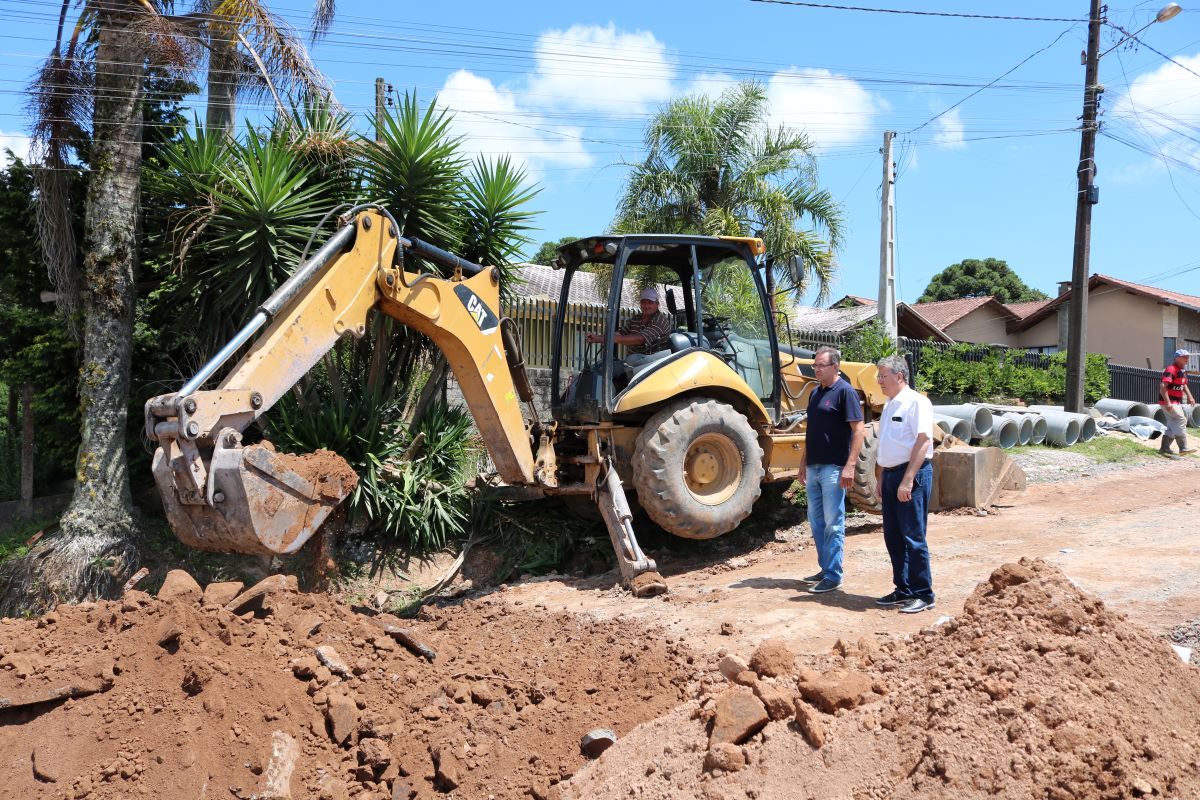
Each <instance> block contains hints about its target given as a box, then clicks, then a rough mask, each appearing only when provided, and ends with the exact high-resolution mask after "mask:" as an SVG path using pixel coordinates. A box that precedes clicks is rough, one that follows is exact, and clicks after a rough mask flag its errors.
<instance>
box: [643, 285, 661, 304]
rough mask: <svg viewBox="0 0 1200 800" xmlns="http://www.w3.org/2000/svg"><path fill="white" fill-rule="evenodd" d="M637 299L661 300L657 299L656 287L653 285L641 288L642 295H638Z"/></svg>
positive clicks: (659, 301)
mask: <svg viewBox="0 0 1200 800" xmlns="http://www.w3.org/2000/svg"><path fill="white" fill-rule="evenodd" d="M638 299H639V300H650V301H652V302H655V303H661V302H662V301H661V300H659V299H658V289H655V288H654V287H653V286H647V287H646V288H645V289H642V296H641V297H639V298H638Z"/></svg>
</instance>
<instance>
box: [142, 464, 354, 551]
mask: <svg viewBox="0 0 1200 800" xmlns="http://www.w3.org/2000/svg"><path fill="white" fill-rule="evenodd" d="M172 449H173V448H172ZM153 468H154V480H155V483H157V484H158V491H159V495H160V496H161V497H162V499H163V507H164V510H165V511H166V514H167V520H168V521H169V522H170V523H171V528H172V529H173V530H174V531H175V535H176V536H177V537H178V538H179V540H180V541H182V542H183V543H184V544H186V545H189V546H191V547H195V548H197V549H200V550H213V551H217V552H222V553H246V554H251V555H286V554H289V553H294V552H296V551H297V550H299V549H300V548H301V547H302V546H303V545H304V543H305V542H306V541H308V539H309V537H311V536H312V535H313V533H315V532H316V531H317V529H318V528H320V527H321V524H322V523H323V522H325V520H326V518H327V517H328V516H329V514H330V512H331V511H333V509H335V508H337V506H338V504H339V503H341V502H342V500H344V499H345V498H346V497H347V496H348V495H349V494H350V492H352V491H354V487H355V486H356V485H357V483H358V476H357V475H356V474H355V473H354V470H352V469H351V468H350V465H349V464H347V463H346V462H345V461H344V460H343V459H342V458H341V456H339V455H337V454H336V453H332V452H330V451H328V450H318V451H317V452H315V453H309V454H306V455H290V454H286V453H276V452H275V451H274V448H273V447H272V446H271V445H270V443H269V442H264V443H262V444H257V445H251V446H249V447H236V448H228V449H218V450H217V451H216V452H215V453H214V454H213V457H212V463H211V465H210V466H209V481H208V496H207V497H206V498H204V502H196V503H188V502H184V500H185V497H184V496H183V494H182V493H181V492H180V491H178V490H177V488H176V483H175V481H176V470H179V469H186V465H184V464H183V458H182V457H181V456H179V455H178V453H177V451H176V452H175V454H174V455H169V454H168V451H166V450H164V449H163V448H162V447H159V448H158V450H156V451H155V453H154V464H153ZM193 499H194V500H195V499H198V498H193Z"/></svg>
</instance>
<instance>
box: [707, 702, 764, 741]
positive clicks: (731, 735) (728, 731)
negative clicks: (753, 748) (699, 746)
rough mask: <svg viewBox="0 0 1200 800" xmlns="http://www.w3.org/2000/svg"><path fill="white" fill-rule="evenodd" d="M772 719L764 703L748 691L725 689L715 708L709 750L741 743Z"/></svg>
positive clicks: (709, 737)
mask: <svg viewBox="0 0 1200 800" xmlns="http://www.w3.org/2000/svg"><path fill="white" fill-rule="evenodd" d="M768 721H769V717H768V716H767V710H766V708H765V707H764V706H763V704H762V701H761V700H759V699H758V698H757V697H755V696H754V692H752V691H750V690H749V689H742V688H736V689H726V690H725V691H724V692H722V693H721V695H720V696H719V697H718V698H717V703H716V706H715V707H714V709H713V727H712V732H711V733H710V734H709V736H708V743H709V747H710V748H711V747H712V746H713V745H715V744H722V743H729V744H741V743H742V742H744V741H746V740H747V739H749V738H750V737H751V736H753V735H754V734H755V733H757V732H758V731H760V730H762V727H763V726H764V725H766V724H767V722H768Z"/></svg>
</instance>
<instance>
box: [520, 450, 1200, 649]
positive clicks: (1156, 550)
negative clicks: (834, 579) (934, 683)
mask: <svg viewBox="0 0 1200 800" xmlns="http://www.w3.org/2000/svg"><path fill="white" fill-rule="evenodd" d="M1198 528H1200V462H1196V461H1192V460H1185V461H1170V462H1162V463H1157V462H1156V463H1152V464H1148V465H1145V466H1138V467H1133V468H1130V469H1124V470H1120V471H1115V472H1108V473H1105V474H1102V475H1099V476H1096V477H1085V478H1081V479H1078V480H1071V481H1064V482H1057V483H1050V484H1041V485H1035V486H1032V487H1030V488H1029V489H1027V490H1026V491H1025V492H1024V493H1023V494H1021V495H1018V496H1014V497H1009V498H1005V499H1004V500H1002V501H1001V507H999V508H997V509H995V510H994V511H993V512H992V513H990V514H988V515H987V516H984V517H981V516H974V515H973V514H970V513H962V512H959V513H947V514H939V515H935V516H933V517H932V518H931V519H930V524H929V542H930V549H931V552H932V556H933V574H934V589H935V591H936V592H937V596H938V597H937V599H938V603H937V608H936V609H935V610H933V611H930V612H927V613H924V614H914V615H911V616H909V615H902V614H898V613H896V612H894V611H886V610H880V609H878V608H877V607H876V606H875V605H874V603H873V600H874V598H875V597H878V596H880V595H883V594H886V593H887V592H889V591H890V590H891V588H892V587H891V579H890V576H891V571H890V566H889V562H888V557H887V551H886V550H885V548H884V545H883V537H882V532H881V528H880V525H879V524H878V522H877V521H876V518H872V517H861V516H860V517H856V518H853V519H852V520H851V522H850V524H849V525H848V529H847V537H846V555H845V564H846V581H845V585H844V587H843V589H842V591H839V592H833V593H830V594H826V595H819V596H818V595H811V594H808V593H806V592H804V586H803V585H802V584H801V583H800V582H799V581H798V578H799V577H801V576H804V575H809V574H811V573H813V572H814V571H816V569H817V564H816V554H815V551H814V550H813V548H812V546H811V539H810V537H809V536H808V534H807V530H806V528H804V527H797V528H793V529H791V530H787V531H781V532H779V533H778V534H777V535H776V540H775V541H774V542H769V543H767V544H765V545H763V546H761V547H758V548H757V549H753V550H750V551H748V552H745V553H743V554H742V555H739V556H735V557H733V558H729V553H728V551H725V552H714V555H715V556H716V557H715V558H713V559H712V560H710V561H707V562H705V563H702V564H700V565H695V564H691V565H686V566H682V567H681V566H680V565H679V564H677V563H676V564H673V563H672V561H671V559H670V556H669V555H667V556H666V557H665V558H664V557H663V556H662V554H657V555H659V557H660V560H659V566H660V567H661V568H663V569H664V571H665V573H666V574H667V578H668V583H669V584H670V587H671V591H670V593H669V594H667V595H664V596H662V597H660V598H656V599H652V600H632V599H630V597H629V596H628V595H627V594H624V593H617V592H613V591H611V583H612V579H613V576H612V575H609V576H608V580H607V581H604V580H599V581H598V580H596V579H589V580H580V581H575V580H570V579H560V580H555V579H549V580H541V581H537V582H533V583H526V584H522V585H519V586H514V587H511V588H509V589H507V590H506V591H504V592H502V593H501V594H500V596H501V597H503V598H505V599H507V600H508V601H509V602H512V603H515V604H519V605H525V606H535V607H536V606H545V607H546V608H547V609H549V610H551V611H555V610H563V611H567V612H571V613H582V614H586V615H592V616H595V617H599V618H601V619H609V618H617V619H621V618H624V619H630V620H636V621H637V622H639V623H641V624H643V625H647V626H661V627H663V628H665V629H667V630H668V631H669V632H670V633H671V634H673V635H675V636H679V637H682V638H683V641H686V642H689V643H690V645H691V646H692V647H694V648H695V649H697V650H699V651H700V652H706V651H707V652H714V653H715V652H717V651H719V650H720V649H722V648H724V649H728V650H730V651H734V652H748V651H750V650H752V649H753V648H754V647H755V646H756V645H757V644H758V643H759V642H761V641H763V640H764V639H767V638H771V637H778V638H783V639H785V640H786V641H787V642H788V643H789V645H790V646H791V647H792V648H793V649H794V650H796V651H798V652H801V653H818V652H825V651H827V650H828V648H829V647H830V646H831V645H832V644H833V643H834V642H835V641H836V640H837V639H839V638H840V639H844V640H846V641H857V640H858V639H859V638H860V637H863V636H870V635H871V634H874V633H877V632H878V633H888V634H894V633H905V632H914V631H917V630H919V629H920V628H922V627H925V626H927V625H929V624H931V623H932V622H934V621H935V620H937V619H938V618H939V617H941V616H943V615H957V614H959V613H960V612H961V611H962V607H963V602H964V601H965V600H966V598H967V597H968V596H969V595H970V594H971V592H972V591H973V590H974V588H975V587H976V586H977V585H978V584H979V583H980V582H981V581H984V580H986V579H987V577H988V575H989V574H990V573H991V572H992V570H994V569H995V568H996V567H998V566H999V565H1001V564H1003V563H1005V562H1010V561H1016V560H1018V559H1019V558H1021V557H1023V556H1030V557H1041V558H1045V559H1046V560H1047V561H1050V562H1051V563H1053V564H1055V565H1056V566H1058V567H1060V568H1061V569H1062V570H1063V571H1064V572H1065V573H1066V574H1067V575H1068V576H1069V577H1070V578H1071V579H1072V580H1074V581H1075V582H1076V583H1077V584H1078V585H1079V586H1080V587H1082V588H1083V589H1084V590H1086V591H1087V592H1090V593H1092V594H1095V595H1097V596H1099V597H1100V598H1102V599H1103V600H1105V601H1106V602H1107V603H1108V604H1110V606H1111V607H1113V608H1114V609H1116V610H1119V611H1123V612H1126V613H1127V614H1128V615H1129V616H1130V618H1131V619H1132V620H1133V621H1135V622H1137V623H1139V624H1141V625H1144V626H1145V627H1147V628H1149V629H1150V630H1152V631H1154V632H1158V633H1162V632H1165V631H1166V630H1168V629H1169V628H1171V627H1172V626H1173V625H1177V624H1180V623H1184V622H1189V621H1191V620H1195V619H1197V618H1200V592H1197V591H1196V587H1197V586H1200V533H1198ZM712 544H713V547H714V551H718V550H719V549H720V547H721V545H720V540H717V541H716V542H713V543H712Z"/></svg>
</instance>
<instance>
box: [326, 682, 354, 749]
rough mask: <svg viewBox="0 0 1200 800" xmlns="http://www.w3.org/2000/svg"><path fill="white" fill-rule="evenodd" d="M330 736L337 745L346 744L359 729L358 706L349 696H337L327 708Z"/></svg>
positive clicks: (330, 700)
mask: <svg viewBox="0 0 1200 800" xmlns="http://www.w3.org/2000/svg"><path fill="white" fill-rule="evenodd" d="M325 720H326V722H328V723H329V735H330V737H331V738H332V739H333V741H334V742H336V743H337V744H345V743H346V742H348V741H350V737H351V736H352V735H353V734H354V731H355V729H357V728H358V705H357V704H356V703H355V702H354V700H353V699H351V698H350V696H349V695H345V694H335V695H333V696H332V697H330V698H329V703H328V705H327V706H326V707H325Z"/></svg>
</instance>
